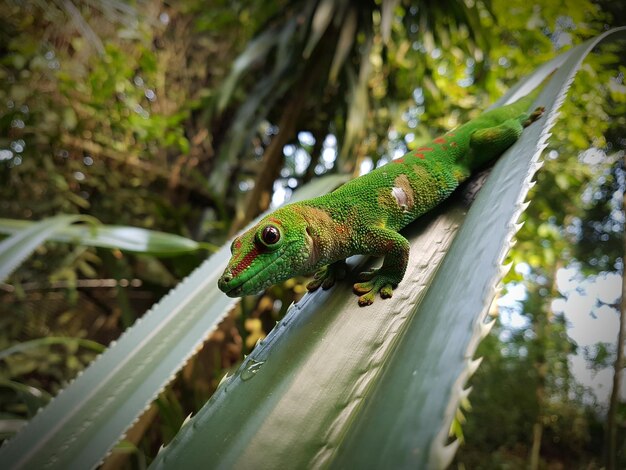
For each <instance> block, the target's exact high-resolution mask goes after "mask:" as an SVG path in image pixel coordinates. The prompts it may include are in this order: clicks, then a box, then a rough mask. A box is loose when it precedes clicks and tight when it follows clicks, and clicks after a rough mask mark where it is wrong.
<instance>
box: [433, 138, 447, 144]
mask: <svg viewBox="0 0 626 470" xmlns="http://www.w3.org/2000/svg"><path fill="white" fill-rule="evenodd" d="M433 142H434V143H436V144H445V143H446V139H444V138H443V137H437V138H436V139H435V140H433Z"/></svg>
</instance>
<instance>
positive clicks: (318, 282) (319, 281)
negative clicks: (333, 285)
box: [306, 279, 322, 292]
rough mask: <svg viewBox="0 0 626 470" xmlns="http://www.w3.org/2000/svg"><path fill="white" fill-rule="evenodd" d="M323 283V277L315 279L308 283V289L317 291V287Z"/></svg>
mask: <svg viewBox="0 0 626 470" xmlns="http://www.w3.org/2000/svg"><path fill="white" fill-rule="evenodd" d="M321 285H322V279H314V280H313V281H311V282H309V283H308V284H307V285H306V289H307V290H308V291H309V292H313V291H316V290H317V289H319V288H320V286H321Z"/></svg>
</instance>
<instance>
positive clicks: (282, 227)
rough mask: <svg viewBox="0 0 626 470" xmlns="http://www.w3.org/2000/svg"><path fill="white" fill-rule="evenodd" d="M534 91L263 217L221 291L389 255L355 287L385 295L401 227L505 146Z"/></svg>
mask: <svg viewBox="0 0 626 470" xmlns="http://www.w3.org/2000/svg"><path fill="white" fill-rule="evenodd" d="M535 95H536V93H532V94H531V95H529V96H527V97H524V98H522V99H520V100H518V101H516V102H515V103H512V104H510V105H507V106H503V107H500V108H497V109H494V110H492V111H488V112H486V113H483V114H482V115H481V116H479V117H477V118H476V119H473V120H471V121H469V122H468V123H466V124H464V125H462V126H460V127H458V128H456V129H455V130H453V131H450V132H448V133H446V134H444V135H443V136H441V137H438V138H437V139H435V140H433V141H432V142H431V143H430V144H429V145H426V146H424V147H420V148H418V149H417V150H415V151H412V152H409V153H407V154H406V155H405V156H403V157H402V158H399V159H397V160H393V161H392V162H390V163H389V164H387V165H384V166H382V167H380V168H378V169H376V170H374V171H372V172H370V173H368V174H366V175H363V176H360V177H358V178H356V179H354V180H352V181H349V182H348V183H346V184H344V185H343V186H341V187H339V188H338V189H336V190H335V191H333V192H331V193H329V194H326V195H324V196H320V197H316V198H314V199H310V200H307V201H302V202H299V203H293V204H289V205H286V206H285V207H282V208H280V209H278V210H276V211H274V212H273V213H271V214H269V215H267V216H266V217H264V218H263V219H262V220H261V221H260V222H259V223H258V224H256V225H255V226H254V227H252V228H251V229H249V230H248V231H246V232H245V233H243V234H242V235H240V236H239V237H237V238H236V239H235V240H234V241H233V244H232V247H231V251H232V255H233V256H232V258H231V260H230V262H229V263H228V266H227V268H226V270H225V271H224V274H223V275H222V277H221V279H220V280H219V283H218V285H219V288H220V289H221V290H222V291H223V292H225V293H226V294H227V295H229V296H231V297H234V296H241V295H246V294H254V293H257V292H259V291H260V290H262V289H264V288H266V287H268V286H270V285H272V284H275V283H277V282H280V281H282V280H285V279H288V278H290V277H293V276H296V275H300V274H307V273H310V272H313V271H317V272H316V275H315V279H314V280H313V281H312V282H311V283H309V285H308V286H307V287H308V288H309V290H315V289H317V288H319V287H320V286H322V287H323V288H329V287H331V286H332V285H333V284H334V282H335V279H337V278H340V277H342V275H343V274H344V272H345V263H344V261H345V259H346V258H347V257H349V256H352V255H356V254H363V255H374V256H384V257H385V259H384V262H383V265H382V267H381V268H380V269H378V270H375V271H371V272H366V273H361V280H362V281H363V282H360V283H357V284H355V285H354V291H355V292H356V293H357V294H359V295H360V297H359V305H369V304H371V303H372V302H373V301H374V298H375V296H376V294H377V293H380V295H381V297H383V298H387V297H391V295H392V291H393V288H394V287H395V286H397V284H398V283H399V282H400V281H401V280H402V278H403V276H404V272H405V270H406V266H407V261H408V255H409V243H408V241H407V240H406V239H405V238H404V237H403V236H402V235H400V234H399V233H398V230H400V229H402V228H403V227H405V226H406V225H407V224H409V223H410V222H412V221H413V220H415V219H417V218H418V217H419V216H420V215H422V214H424V213H425V212H427V211H429V210H431V209H432V208H433V207H435V206H437V205H438V204H439V203H441V202H442V201H443V200H444V199H446V198H447V197H448V196H449V195H450V194H451V193H452V192H453V191H454V189H455V188H456V187H457V186H458V185H459V184H460V183H461V182H462V181H464V180H465V179H467V178H468V177H469V175H470V174H471V173H472V171H474V170H476V169H479V168H481V167H484V166H485V165H486V164H488V163H489V162H490V161H492V160H494V159H496V158H497V157H499V156H500V155H501V154H502V153H503V152H504V151H505V150H506V149H507V148H509V147H510V146H511V145H512V144H513V143H514V142H515V141H516V140H517V139H518V138H519V136H520V135H521V133H522V131H523V128H524V127H525V126H528V125H529V124H530V123H532V122H533V121H535V120H536V119H538V118H539V116H540V115H541V113H542V111H543V110H542V109H541V108H537V109H536V110H535V111H533V112H529V109H530V106H531V104H532V102H533V100H534V98H535Z"/></svg>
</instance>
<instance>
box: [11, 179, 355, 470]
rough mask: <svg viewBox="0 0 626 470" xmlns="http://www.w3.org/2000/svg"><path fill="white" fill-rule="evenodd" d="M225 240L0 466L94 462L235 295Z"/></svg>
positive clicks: (307, 192) (305, 194) (324, 188)
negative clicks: (222, 284)
mask: <svg viewBox="0 0 626 470" xmlns="http://www.w3.org/2000/svg"><path fill="white" fill-rule="evenodd" d="M345 180H346V177H345V176H328V177H326V178H322V179H320V180H316V181H314V182H313V183H311V184H309V185H307V187H305V188H302V190H300V191H298V192H297V193H296V195H295V198H294V199H304V198H310V197H313V196H315V195H319V194H322V193H325V192H328V191H329V190H332V189H334V188H335V187H336V186H338V185H339V184H341V183H342V182H344V181H345ZM228 246H229V245H228V244H227V245H225V246H224V247H223V248H222V249H220V250H219V251H218V252H217V253H215V254H214V255H213V256H211V257H210V258H209V259H208V260H207V261H205V262H204V263H203V264H202V265H201V266H200V267H199V268H198V269H196V270H195V271H194V272H193V273H192V274H191V275H190V276H189V277H187V278H186V279H185V280H184V281H182V282H181V283H180V284H179V285H178V286H177V287H176V288H174V289H173V290H172V291H171V292H169V293H168V294H167V295H166V296H165V297H164V298H163V299H162V300H161V301H160V302H159V303H158V304H156V305H155V306H154V307H153V308H152V309H150V310H149V311H148V312H147V313H146V314H144V316H143V317H142V318H140V319H139V320H137V322H136V323H135V324H134V325H133V326H132V327H131V328H129V329H128V330H127V331H126V332H125V333H124V334H123V335H122V336H121V337H120V338H119V340H118V341H117V342H115V343H112V344H111V345H110V346H109V348H108V349H107V350H106V351H105V352H104V353H103V354H102V355H100V356H99V357H98V358H97V359H96V360H95V361H94V362H93V363H92V364H91V365H90V366H89V367H88V368H87V369H85V371H84V372H83V373H82V374H81V375H79V376H78V377H77V378H76V379H75V380H74V381H73V382H72V383H71V384H70V385H69V386H68V387H67V388H66V389H64V390H63V391H61V392H60V393H59V395H58V396H57V397H55V398H54V399H53V400H52V402H51V403H50V404H49V405H48V406H46V407H45V408H43V409H42V410H41V411H40V412H39V413H38V414H37V415H36V416H35V417H34V418H33V419H32V420H31V421H30V422H29V423H28V425H27V426H25V427H24V429H22V430H21V431H20V432H19V433H18V434H17V435H16V436H15V438H13V439H12V440H10V441H9V442H7V443H6V445H4V446H3V447H2V448H0V462H2V466H3V468H59V469H74V468H75V469H85V468H91V467H94V466H95V465H97V464H98V463H99V462H100V461H101V460H102V459H103V458H104V457H105V456H106V454H107V453H108V452H109V451H110V450H111V448H112V447H113V446H114V445H115V444H116V442H118V441H119V440H120V439H121V438H122V437H123V434H124V432H125V431H126V430H127V429H128V428H129V427H130V426H131V425H132V424H133V422H134V421H135V420H136V419H137V418H138V417H139V416H140V415H141V413H142V412H143V411H144V410H145V409H146V407H147V406H148V405H149V404H150V403H151V402H152V400H154V399H155V398H156V396H157V395H158V394H159V392H160V391H161V390H162V389H163V387H164V386H165V385H166V384H167V383H168V382H169V381H170V380H171V379H172V378H173V376H174V374H175V373H176V372H177V371H178V370H180V368H181V367H182V366H183V365H184V364H185V362H186V361H187V360H188V359H189V357H191V356H192V355H193V354H194V352H195V351H196V350H197V349H198V348H199V347H200V346H201V345H202V343H203V342H204V341H205V340H206V339H207V338H208V336H209V334H210V333H211V332H212V331H213V330H214V329H215V328H216V326H217V325H218V323H219V321H220V320H221V319H222V318H223V317H224V315H225V314H226V313H227V312H228V310H229V309H230V308H231V307H232V305H233V304H234V303H235V302H236V300H234V299H230V298H228V297H226V296H225V295H224V294H223V293H221V292H220V291H218V289H217V279H218V277H219V276H220V275H221V273H222V271H223V270H224V268H225V267H226V263H227V261H228V259H229V257H230V251H229V248H228Z"/></svg>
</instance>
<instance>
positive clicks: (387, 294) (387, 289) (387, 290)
mask: <svg viewBox="0 0 626 470" xmlns="http://www.w3.org/2000/svg"><path fill="white" fill-rule="evenodd" d="M380 296H381V297H382V298H383V299H389V298H391V297H392V296H393V286H392V285H391V284H387V285H386V286H383V288H382V289H380Z"/></svg>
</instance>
